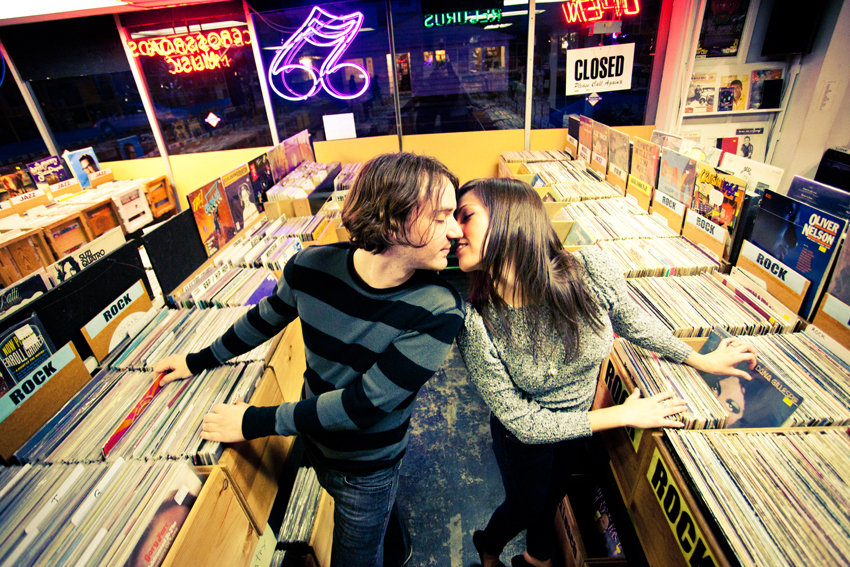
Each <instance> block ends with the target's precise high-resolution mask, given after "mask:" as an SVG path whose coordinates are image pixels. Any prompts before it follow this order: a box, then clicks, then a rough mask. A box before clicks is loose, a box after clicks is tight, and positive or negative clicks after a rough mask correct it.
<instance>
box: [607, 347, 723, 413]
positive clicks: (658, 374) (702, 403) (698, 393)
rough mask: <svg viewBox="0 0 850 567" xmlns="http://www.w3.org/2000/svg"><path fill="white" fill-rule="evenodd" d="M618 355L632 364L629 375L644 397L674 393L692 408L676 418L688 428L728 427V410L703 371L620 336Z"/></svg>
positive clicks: (625, 361) (616, 350) (615, 348)
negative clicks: (701, 372) (702, 376)
mask: <svg viewBox="0 0 850 567" xmlns="http://www.w3.org/2000/svg"><path fill="white" fill-rule="evenodd" d="M614 351H615V352H616V354H617V357H619V359H620V360H621V361H623V362H624V363H628V367H629V374H630V375H631V377H632V379H633V380H634V382H635V385H636V386H638V388H640V391H641V392H642V394H643V397H649V396H654V395H655V394H660V393H661V392H673V393H675V394H676V395H677V396H679V397H680V398H682V399H683V400H685V402H686V403H687V404H688V411H686V412H684V413H681V414H678V415H677V416H676V419H678V420H679V421H681V422H682V423H684V425H685V427H686V428H688V429H705V428H719V427H725V426H726V422H727V415H726V411H725V410H724V408H723V406H722V405H721V403H720V402H719V401H718V400H717V398H716V397H715V395H714V393H713V392H712V391H711V388H709V387H708V385H707V384H706V383H705V381H704V380H702V378H701V377H700V374H699V372H697V371H696V370H694V369H693V368H691V367H690V366H687V365H684V364H678V363H676V362H673V361H671V360H667V359H666V358H664V357H661V356H659V355H657V354H655V353H654V352H652V351H648V350H645V349H642V348H640V347H638V346H635V345H633V344H631V343H629V342H627V341H624V340H622V339H618V340H617V341H616V342H615V343H614Z"/></svg>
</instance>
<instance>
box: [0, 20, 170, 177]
mask: <svg viewBox="0 0 850 567" xmlns="http://www.w3.org/2000/svg"><path fill="white" fill-rule="evenodd" d="M0 35H1V36H2V38H3V43H4V45H5V46H6V49H7V50H8V52H9V56H10V57H11V58H12V60H13V61H14V62H15V65H16V66H17V68H18V70H19V72H20V73H21V77H22V78H23V80H24V81H27V82H29V84H30V85H31V87H32V90H33V93H34V94H35V98H36V100H37V101H38V103H39V104H40V105H41V108H42V111H43V112H44V116H45V119H46V121H47V124H48V126H49V127H50V129H51V131H52V132H53V135H54V137H55V139H56V144H57V146H58V149H59V151H60V152H61V151H63V150H66V149H67V150H75V149H79V148H85V147H88V146H92V147H93V148H94V151H95V154H96V155H97V157H98V159H99V160H101V161H114V160H121V159H131V158H134V157H143V156H155V155H159V152H158V150H157V148H156V144H155V142H154V139H153V134H152V133H151V129H150V125H149V123H148V120H147V117H146V116H145V113H144V109H143V108H142V103H141V98H140V97H139V93H138V90H137V89H136V85H135V82H134V81H133V76H132V74H131V72H130V67H129V65H128V64H127V57H126V56H125V55H124V51H123V49H122V48H121V42H120V40H119V37H118V30H117V29H116V27H115V21H114V20H113V18H112V17H111V16H98V17H93V18H77V19H72V20H61V21H54V22H43V23H34V24H27V25H20V26H12V27H9V28H4V29H2V30H0ZM34 38H50V41H34ZM8 80H9V78H8V77H7V81H8ZM13 86H14V84H13ZM3 92H4V93H5V92H6V87H3Z"/></svg>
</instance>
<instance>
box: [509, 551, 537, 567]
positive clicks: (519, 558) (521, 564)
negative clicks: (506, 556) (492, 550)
mask: <svg viewBox="0 0 850 567" xmlns="http://www.w3.org/2000/svg"><path fill="white" fill-rule="evenodd" d="M511 567H534V566H533V565H532V564H531V563H529V562H528V561H526V560H525V555H522V554H520V555H514V556H513V557H511Z"/></svg>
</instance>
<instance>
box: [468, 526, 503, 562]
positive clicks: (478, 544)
mask: <svg viewBox="0 0 850 567" xmlns="http://www.w3.org/2000/svg"><path fill="white" fill-rule="evenodd" d="M483 538H484V532H483V531H481V530H476V531H474V532H473V533H472V545H473V546H475V551H477V552H478V559H479V561H481V565H484V553H485V551H484V542H483V541H482V539H483ZM487 555H494V554H492V553H488V554H487ZM496 567H505V564H504V563H502V562H501V561H499V562H498V563H496Z"/></svg>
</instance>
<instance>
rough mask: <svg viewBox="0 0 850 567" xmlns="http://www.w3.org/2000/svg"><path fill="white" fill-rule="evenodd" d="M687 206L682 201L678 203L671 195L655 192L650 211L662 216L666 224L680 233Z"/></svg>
mask: <svg viewBox="0 0 850 567" xmlns="http://www.w3.org/2000/svg"><path fill="white" fill-rule="evenodd" d="M687 211H688V207H687V206H686V205H685V204H684V203H680V202H679V201H677V200H676V199H674V198H673V197H671V196H669V195H665V194H664V193H660V192H657V193H656V194H655V200H653V202H652V212H653V213H657V214H658V215H661V216H662V217H664V220H665V221H666V222H667V226H669V227H670V228H672V229H673V230H675V231H676V232H678V233H679V234H682V228H683V226H684V224H685V213H686V212H687Z"/></svg>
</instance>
